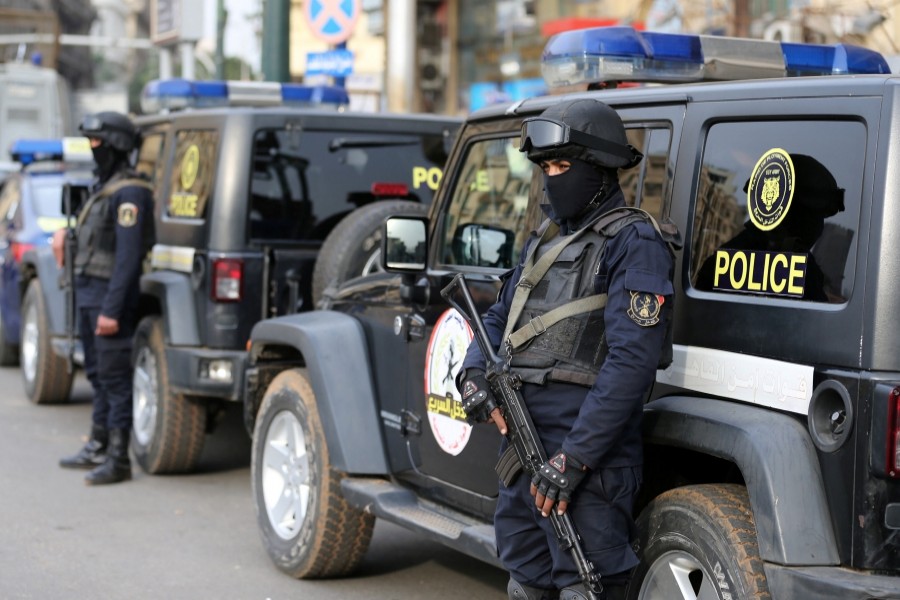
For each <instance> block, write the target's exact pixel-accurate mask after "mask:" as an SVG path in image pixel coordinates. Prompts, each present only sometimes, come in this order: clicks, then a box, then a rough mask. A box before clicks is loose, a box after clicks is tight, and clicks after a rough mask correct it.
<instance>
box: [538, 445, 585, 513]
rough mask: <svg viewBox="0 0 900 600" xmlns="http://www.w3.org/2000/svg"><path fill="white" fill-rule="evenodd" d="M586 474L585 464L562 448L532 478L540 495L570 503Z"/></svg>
mask: <svg viewBox="0 0 900 600" xmlns="http://www.w3.org/2000/svg"><path fill="white" fill-rule="evenodd" d="M585 475H587V471H586V470H585V468H584V465H583V464H581V463H580V462H579V461H578V460H576V459H574V458H572V457H571V456H567V455H566V454H565V453H564V452H563V451H562V450H560V451H559V452H557V453H556V454H554V455H553V457H551V458H550V460H548V461H547V462H545V463H544V464H543V465H542V466H541V470H540V471H538V472H537V473H535V474H534V477H532V478H531V483H532V484H534V486H535V487H536V488H537V493H538V495H541V496H544V497H545V498H546V499H547V500H552V501H553V502H554V503H555V502H557V501H564V502H566V503H568V502H569V501H571V500H572V492H574V491H575V488H577V487H578V484H580V483H581V480H582V479H584V476H585Z"/></svg>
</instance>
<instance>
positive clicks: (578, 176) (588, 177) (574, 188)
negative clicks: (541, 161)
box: [544, 159, 607, 221]
mask: <svg viewBox="0 0 900 600" xmlns="http://www.w3.org/2000/svg"><path fill="white" fill-rule="evenodd" d="M570 162H571V164H572V166H571V167H569V170H568V171H566V172H565V173H560V174H559V175H554V176H552V177H551V176H549V175H547V174H546V173H544V189H545V190H547V198H548V199H549V200H550V206H552V207H553V214H554V215H555V216H556V218H557V219H559V220H560V221H565V220H568V219H573V218H575V217H577V216H578V215H580V214H581V213H582V212H584V210H585V209H586V208H587V207H588V205H590V204H591V202H592V201H596V203H597V204H599V203H600V201H602V200H603V197H604V196H605V195H606V192H607V189H606V187H607V186H606V178H605V177H604V176H603V173H601V172H600V171H598V170H597V169H595V168H594V167H593V166H591V165H590V164H589V163H586V162H584V161H583V160H578V159H570Z"/></svg>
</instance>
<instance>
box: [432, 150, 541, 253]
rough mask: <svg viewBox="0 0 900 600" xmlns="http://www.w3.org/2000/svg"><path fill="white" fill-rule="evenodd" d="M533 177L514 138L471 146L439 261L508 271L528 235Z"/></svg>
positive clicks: (532, 169) (449, 211)
mask: <svg viewBox="0 0 900 600" xmlns="http://www.w3.org/2000/svg"><path fill="white" fill-rule="evenodd" d="M536 173H537V169H536V168H535V167H533V165H532V163H531V161H529V160H528V158H527V157H526V155H525V154H523V153H522V152H519V138H518V136H516V137H510V138H501V139H498V138H494V139H488V140H481V141H477V142H475V143H473V144H471V145H470V146H469V148H468V149H467V151H466V158H465V161H464V162H463V163H462V167H461V169H460V171H459V180H457V181H456V184H455V188H454V190H453V195H452V197H451V200H450V205H449V206H448V207H447V212H446V214H445V215H444V220H443V233H442V234H441V235H440V236H439V239H438V240H437V241H438V243H439V244H440V245H441V250H440V256H441V260H442V262H444V263H446V264H451V265H463V266H473V267H493V268H500V269H510V268H512V267H513V265H514V264H515V261H516V260H518V257H519V254H520V253H521V251H522V246H523V245H524V244H525V240H526V239H527V237H528V233H529V228H528V227H526V226H525V225H526V210H527V208H528V197H529V192H530V189H531V185H532V178H533V177H538V179H539V176H537V175H536Z"/></svg>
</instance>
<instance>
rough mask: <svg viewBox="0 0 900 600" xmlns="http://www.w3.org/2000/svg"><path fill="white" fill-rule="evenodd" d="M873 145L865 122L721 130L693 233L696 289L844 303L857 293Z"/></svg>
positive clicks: (711, 144) (707, 155)
mask: <svg viewBox="0 0 900 600" xmlns="http://www.w3.org/2000/svg"><path fill="white" fill-rule="evenodd" d="M835 140H840V143H835ZM865 141H866V131H865V128H864V126H863V125H862V124H861V123H857V122H847V121H845V122H842V121H821V122H819V121H808V122H756V123H719V124H717V125H713V126H712V127H711V128H710V130H709V133H708V136H707V142H706V149H705V151H704V159H703V164H702V168H701V171H700V174H699V181H698V189H697V192H698V195H697V200H696V207H695V213H694V219H693V229H692V233H691V237H692V239H691V280H692V282H693V284H694V286H695V287H697V288H698V289H702V290H710V291H714V292H721V293H727V294H736V293H737V294H752V295H756V296H765V297H780V298H793V299H798V300H801V299H802V300H807V301H815V302H831V303H840V302H844V301H845V300H846V299H847V297H848V296H849V295H850V291H851V289H852V286H853V265H854V264H855V262H856V261H855V256H856V244H857V242H856V237H857V228H858V223H859V204H860V202H859V201H860V194H861V189H862V173H863V172H864V168H865V163H864V161H865Z"/></svg>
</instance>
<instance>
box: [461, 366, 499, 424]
mask: <svg viewBox="0 0 900 600" xmlns="http://www.w3.org/2000/svg"><path fill="white" fill-rule="evenodd" d="M458 387H459V393H460V395H462V405H463V410H464V411H465V413H466V422H467V423H468V424H469V425H474V424H475V423H486V422H488V421H490V420H491V412H492V411H493V410H494V409H495V408H497V407H498V406H499V404H497V400H496V399H495V398H494V393H493V392H492V391H491V386H490V384H488V381H487V379H486V378H485V376H484V371H482V370H481V369H466V370H465V372H464V374H463V376H462V378H461V380H460V382H459V384H458Z"/></svg>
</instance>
